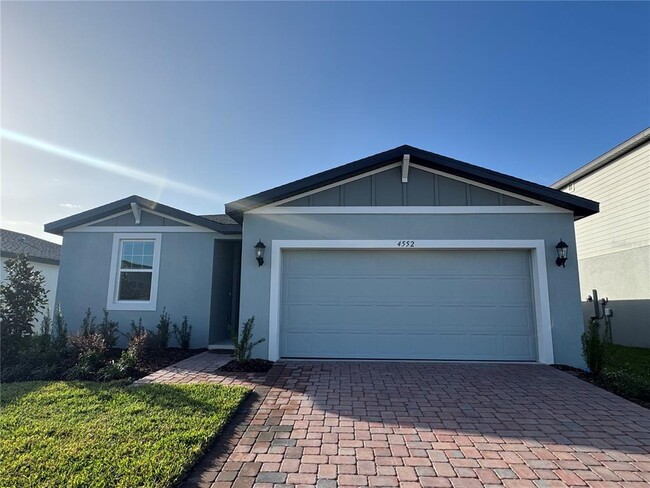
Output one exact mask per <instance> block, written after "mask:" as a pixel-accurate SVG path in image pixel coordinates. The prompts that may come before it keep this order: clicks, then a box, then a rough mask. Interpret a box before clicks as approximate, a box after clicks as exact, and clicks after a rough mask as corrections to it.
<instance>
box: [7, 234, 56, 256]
mask: <svg viewBox="0 0 650 488" xmlns="http://www.w3.org/2000/svg"><path fill="white" fill-rule="evenodd" d="M0 253H1V254H2V256H3V257H7V258H15V257H16V256H18V255H19V254H27V257H28V258H29V260H30V261H35V262H38V263H46V264H59V260H60V258H61V246H60V245H59V244H56V243H54V242H50V241H46V240H45V239H39V238H38V237H34V236H30V235H29V234H22V233H20V232H14V231H12V230H5V229H0Z"/></svg>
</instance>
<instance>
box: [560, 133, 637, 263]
mask: <svg viewBox="0 0 650 488" xmlns="http://www.w3.org/2000/svg"><path fill="white" fill-rule="evenodd" d="M562 190H563V191H565V192H567V193H571V194H574V195H578V196H581V197H584V198H589V199H590V200H594V201H597V202H600V212H599V213H597V214H596V215H592V216H590V217H589V218H587V219H582V220H579V221H577V222H576V235H577V240H578V251H579V252H580V259H587V258H591V257H595V256H600V255H603V254H609V253H614V252H620V251H625V250H628V249H635V248H640V247H644V246H650V143H646V144H645V145H643V146H641V147H639V148H637V149H635V150H634V151H632V152H630V153H628V154H626V155H624V156H623V157H621V158H620V159H618V160H616V161H614V162H612V163H610V164H608V165H606V166H604V167H602V168H599V169H598V170H596V171H594V172H593V173H590V174H588V175H586V176H584V177H582V178H580V179H579V180H578V181H576V182H574V183H571V184H570V185H568V186H566V187H564V188H562Z"/></svg>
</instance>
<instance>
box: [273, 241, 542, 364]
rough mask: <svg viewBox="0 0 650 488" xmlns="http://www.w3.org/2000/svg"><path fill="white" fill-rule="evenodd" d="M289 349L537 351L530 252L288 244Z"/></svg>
mask: <svg viewBox="0 0 650 488" xmlns="http://www.w3.org/2000/svg"><path fill="white" fill-rule="evenodd" d="M283 258H284V259H283V278H282V307H281V324H280V336H281V337H280V354H281V356H283V357H331V358H394V359H400V358H404V359H484V360H488V359H505V360H534V359H535V357H536V340H535V331H534V329H535V327H534V321H533V304H532V298H531V281H530V270H529V267H530V264H529V261H530V259H529V253H528V252H525V251H341V250H337V251H332V250H329V251H325V250H324V251H289V252H285V253H284V254H283Z"/></svg>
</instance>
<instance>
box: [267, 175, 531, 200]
mask: <svg viewBox="0 0 650 488" xmlns="http://www.w3.org/2000/svg"><path fill="white" fill-rule="evenodd" d="M402 205H403V206H414V207H426V206H503V205H507V206H512V205H533V204H532V203H530V202H528V201H525V200H522V199H520V198H515V197H512V196H509V195H505V194H503V193H500V192H496V191H492V190H489V189H486V188H482V187H479V186H476V185H472V184H469V183H465V182H463V181H459V180H457V179H453V178H447V177H445V176H442V175H440V174H437V173H432V172H430V171H424V170H421V169H418V168H417V167H415V166H413V165H412V166H411V167H410V168H409V172H408V182H407V183H402V169H401V166H397V167H392V168H389V169H386V170H382V171H379V172H377V173H375V174H372V175H369V176H364V177H362V178H358V179H355V180H353V181H349V182H347V183H342V184H339V185H337V186H334V187H332V188H327V189H325V190H322V191H318V192H315V193H313V194H311V195H306V196H302V197H298V198H294V199H291V200H289V201H287V202H285V203H282V204H280V205H279V206H285V207H338V206H341V207H343V206H349V207H382V206H385V207H390V206H402Z"/></svg>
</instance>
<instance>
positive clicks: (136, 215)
mask: <svg viewBox="0 0 650 488" xmlns="http://www.w3.org/2000/svg"><path fill="white" fill-rule="evenodd" d="M131 210H132V211H133V220H135V223H136V224H137V225H140V220H141V218H142V210H141V209H140V205H138V204H137V203H136V202H131Z"/></svg>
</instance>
